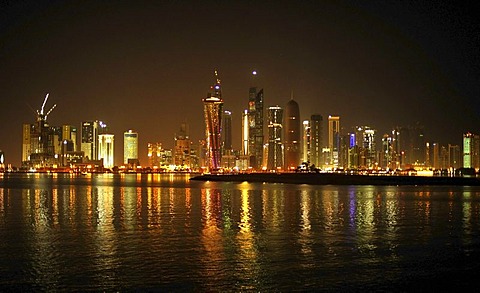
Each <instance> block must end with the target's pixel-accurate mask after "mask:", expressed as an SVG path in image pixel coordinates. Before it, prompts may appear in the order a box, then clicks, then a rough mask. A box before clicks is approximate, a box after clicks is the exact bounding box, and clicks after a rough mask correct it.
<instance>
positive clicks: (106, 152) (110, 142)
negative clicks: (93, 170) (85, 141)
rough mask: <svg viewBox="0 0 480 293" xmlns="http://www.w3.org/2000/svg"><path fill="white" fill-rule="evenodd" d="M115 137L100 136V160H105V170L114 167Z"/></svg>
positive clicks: (111, 135)
mask: <svg viewBox="0 0 480 293" xmlns="http://www.w3.org/2000/svg"><path fill="white" fill-rule="evenodd" d="M113 146H114V135H113V134H99V135H98V158H99V160H103V166H104V167H105V168H112V167H113V166H114V148H113Z"/></svg>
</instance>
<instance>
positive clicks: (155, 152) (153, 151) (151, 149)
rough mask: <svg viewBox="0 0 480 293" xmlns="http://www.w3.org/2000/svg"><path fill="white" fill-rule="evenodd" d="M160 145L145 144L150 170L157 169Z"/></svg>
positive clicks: (153, 143)
mask: <svg viewBox="0 0 480 293" xmlns="http://www.w3.org/2000/svg"><path fill="white" fill-rule="evenodd" d="M161 151H162V143H160V142H149V143H148V144H147V156H148V166H150V168H159V167H160V160H161V157H160V156H161Z"/></svg>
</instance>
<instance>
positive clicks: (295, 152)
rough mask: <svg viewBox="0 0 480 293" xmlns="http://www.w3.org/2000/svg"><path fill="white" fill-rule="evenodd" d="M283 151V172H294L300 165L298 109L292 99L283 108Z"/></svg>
mask: <svg viewBox="0 0 480 293" xmlns="http://www.w3.org/2000/svg"><path fill="white" fill-rule="evenodd" d="M284 117H285V121H284V128H283V129H284V131H285V133H284V149H285V161H284V162H285V170H295V169H297V167H298V166H299V165H300V163H301V162H300V154H301V150H300V135H301V134H300V129H301V128H300V108H299V106H298V103H297V102H296V101H295V100H293V98H292V99H291V100H290V101H288V103H287V105H286V106H285V116H284Z"/></svg>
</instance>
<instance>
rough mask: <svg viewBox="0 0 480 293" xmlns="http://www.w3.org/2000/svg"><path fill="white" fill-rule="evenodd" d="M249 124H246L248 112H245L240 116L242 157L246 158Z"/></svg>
mask: <svg viewBox="0 0 480 293" xmlns="http://www.w3.org/2000/svg"><path fill="white" fill-rule="evenodd" d="M249 129H250V127H249V124H248V110H245V112H243V114H242V156H247V155H248V154H249V151H248V147H249V143H248V139H249V132H248V131H249Z"/></svg>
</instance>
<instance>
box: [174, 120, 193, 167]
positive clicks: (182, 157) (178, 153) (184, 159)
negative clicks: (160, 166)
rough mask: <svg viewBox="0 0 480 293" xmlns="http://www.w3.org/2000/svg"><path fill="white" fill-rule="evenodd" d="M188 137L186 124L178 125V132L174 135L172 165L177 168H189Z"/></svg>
mask: <svg viewBox="0 0 480 293" xmlns="http://www.w3.org/2000/svg"><path fill="white" fill-rule="evenodd" d="M190 144H191V142H190V136H189V127H188V124H187V123H186V122H184V123H182V124H181V125H180V130H179V131H178V133H176V134H175V146H174V156H173V164H174V165H176V166H177V167H179V168H189V167H190V164H191V162H190Z"/></svg>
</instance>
